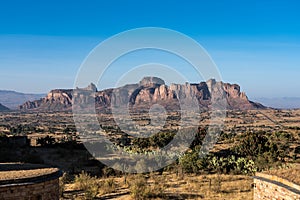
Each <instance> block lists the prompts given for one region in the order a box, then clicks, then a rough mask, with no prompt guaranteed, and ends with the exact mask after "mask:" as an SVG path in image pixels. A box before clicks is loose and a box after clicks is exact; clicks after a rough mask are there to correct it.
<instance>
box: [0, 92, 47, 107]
mask: <svg viewBox="0 0 300 200" xmlns="http://www.w3.org/2000/svg"><path fill="white" fill-rule="evenodd" d="M44 96H45V94H25V93H20V92H15V91H8V90H0V102H1V104H3V105H4V106H6V107H8V108H10V109H17V108H18V106H19V105H21V104H23V103H25V102H26V101H34V100H38V99H40V98H42V97H44Z"/></svg>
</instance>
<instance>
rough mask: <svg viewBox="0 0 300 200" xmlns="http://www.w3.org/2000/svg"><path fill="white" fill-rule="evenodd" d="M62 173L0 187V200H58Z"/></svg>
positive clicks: (13, 182) (12, 181) (8, 183)
mask: <svg viewBox="0 0 300 200" xmlns="http://www.w3.org/2000/svg"><path fill="white" fill-rule="evenodd" d="M60 173H61V172H55V173H53V174H50V175H47V176H42V177H35V178H30V179H25V180H19V181H16V180H11V181H10V182H8V181H6V182H5V183H2V184H1V185H0V200H58V199H59V176H60Z"/></svg>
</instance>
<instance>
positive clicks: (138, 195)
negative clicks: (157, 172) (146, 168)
mask: <svg viewBox="0 0 300 200" xmlns="http://www.w3.org/2000/svg"><path fill="white" fill-rule="evenodd" d="M129 188H130V194H131V196H132V198H134V199H136V200H144V199H147V198H148V197H149V193H150V191H149V188H148V187H147V181H146V178H145V177H144V176H143V175H142V174H138V175H135V176H134V177H133V179H132V180H131V181H130V186H129Z"/></svg>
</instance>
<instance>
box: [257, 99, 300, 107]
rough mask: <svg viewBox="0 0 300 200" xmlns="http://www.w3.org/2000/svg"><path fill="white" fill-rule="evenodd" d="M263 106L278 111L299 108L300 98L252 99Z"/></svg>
mask: <svg viewBox="0 0 300 200" xmlns="http://www.w3.org/2000/svg"><path fill="white" fill-rule="evenodd" d="M254 100H256V101H259V102H261V103H262V104H264V105H265V106H268V107H272V108H280V109H294V108H300V97H282V98H263V97H262V98H254Z"/></svg>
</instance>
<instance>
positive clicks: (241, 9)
mask: <svg viewBox="0 0 300 200" xmlns="http://www.w3.org/2000/svg"><path fill="white" fill-rule="evenodd" d="M299 8H300V3H299V2H298V1H292V0H290V1H285V2H283V1H276V0H275V1H270V2H269V1H264V2H262V1H258V0H255V1H243V2H241V1H237V0H229V1H209V2H207V1H191V2H189V3H186V2H185V1H177V2H176V3H174V2H173V1H163V2H160V1H156V0H155V1H151V2H140V1H128V2H119V1H105V2H104V1H102V2H100V1H89V3H84V2H71V1H66V2H61V1H51V2H47V3H44V2H36V1H26V2H24V1H9V2H3V3H2V5H1V7H0V20H1V27H0V61H1V63H0V66H1V77H0V90H2V89H5V90H15V91H19V92H26V93H46V92H48V91H49V90H51V89H54V88H73V84H74V80H75V78H76V74H77V71H78V69H79V67H80V65H81V63H82V62H83V61H84V59H85V58H86V56H87V55H88V54H89V52H90V51H91V50H92V49H93V48H94V47H95V46H96V45H98V44H99V43H100V42H102V41H103V40H105V39H107V38H109V37H111V36H113V35H115V34H117V33H119V32H122V31H125V30H128V29H132V28H139V27H164V28H169V29H173V30H176V31H179V32H182V33H183V34H186V35H187V36H189V37H191V38H193V39H195V40H196V41H197V42H199V43H200V44H201V45H202V46H203V47H204V48H205V49H206V50H207V52H208V53H209V54H210V56H211V57H212V59H213V60H214V62H215V63H216V65H217V66H218V68H219V70H220V73H221V76H222V78H223V81H224V82H230V83H238V84H239V85H240V86H241V87H242V90H243V91H245V92H246V93H247V95H248V96H249V97H250V98H259V97H267V98H278V97H300V90H299V87H300V82H299V81H298V76H299V74H300V67H299V66H300V59H299V55H300V24H299V22H298V20H299V19H300V13H299V12H298V11H299ZM189 53H193V52H189ZM146 61H147V62H155V61H161V62H162V61H163V62H166V63H168V64H169V65H170V66H173V67H174V68H175V69H177V70H178V71H179V72H180V71H185V70H187V73H192V72H191V71H189V68H188V67H184V63H182V62H180V61H178V62H177V61H176V60H174V59H171V58H169V57H162V56H161V54H159V53H157V54H156V53H153V52H152V53H151V52H150V53H149V52H144V53H142V54H140V55H139V54H137V55H133V56H131V57H130V56H129V58H127V59H125V60H123V62H120V63H119V65H117V66H116V69H118V67H119V68H121V67H122V66H124V64H126V65H133V64H136V63H143V62H146ZM138 81H139V80H133V82H138ZM200 81H203V80H195V79H191V82H200ZM105 83H106V85H105V84H104V85H101V86H100V88H99V89H104V88H108V87H113V82H112V81H110V80H107V81H106V82H105ZM98 87H99V86H98Z"/></svg>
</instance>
